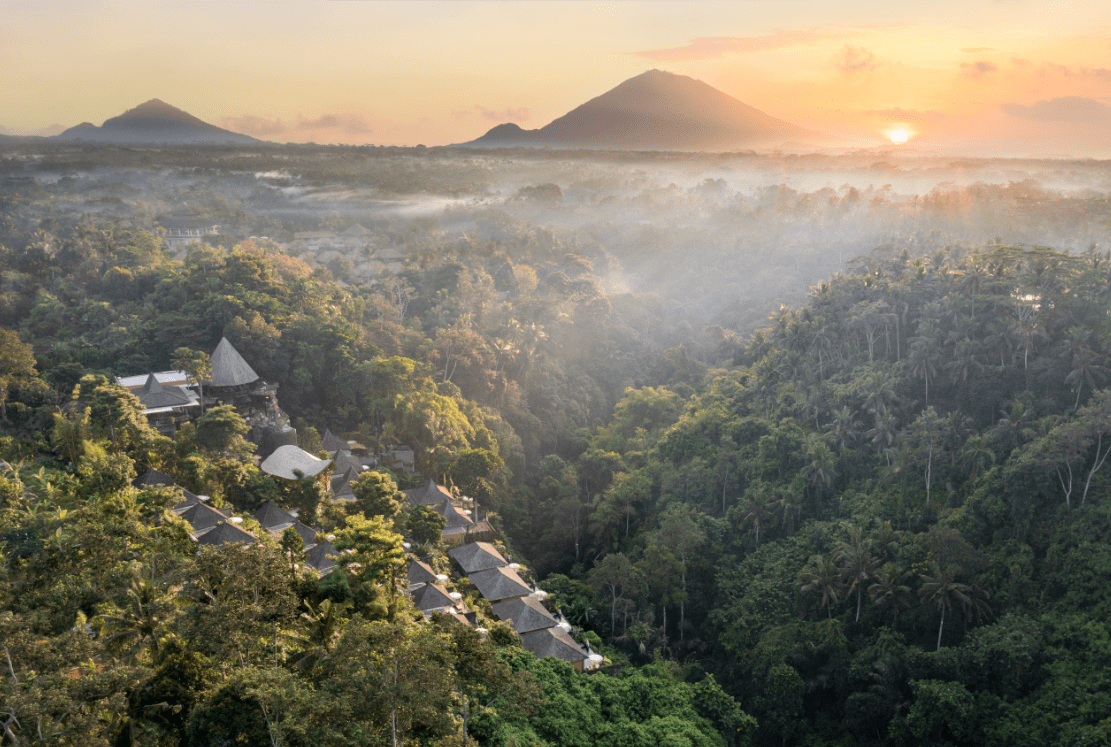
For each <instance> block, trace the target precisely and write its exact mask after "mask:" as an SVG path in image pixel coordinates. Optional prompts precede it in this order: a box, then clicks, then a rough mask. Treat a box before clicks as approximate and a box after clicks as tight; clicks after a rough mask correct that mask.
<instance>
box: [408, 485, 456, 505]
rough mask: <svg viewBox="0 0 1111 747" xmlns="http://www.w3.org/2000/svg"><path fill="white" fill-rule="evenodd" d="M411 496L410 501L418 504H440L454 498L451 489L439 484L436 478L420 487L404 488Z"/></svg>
mask: <svg viewBox="0 0 1111 747" xmlns="http://www.w3.org/2000/svg"><path fill="white" fill-rule="evenodd" d="M402 492H403V493H405V495H407V496H409V502H410V503H413V504H416V505H417V506H438V505H439V504H441V503H443V502H444V501H445V500H448V501H450V500H451V499H452V495H451V491H450V490H448V489H447V488H445V487H444V486H443V485H437V484H436V481H435V480H429V481H428V482H427V483H426V484H424V485H422V486H421V487H419V488H410V489H409V490H403V491H402Z"/></svg>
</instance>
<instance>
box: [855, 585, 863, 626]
mask: <svg viewBox="0 0 1111 747" xmlns="http://www.w3.org/2000/svg"><path fill="white" fill-rule="evenodd" d="M863 591H864V584H863V583H858V584H857V585H856V621H857V622H860V596H861V592H863Z"/></svg>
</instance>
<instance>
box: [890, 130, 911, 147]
mask: <svg viewBox="0 0 1111 747" xmlns="http://www.w3.org/2000/svg"><path fill="white" fill-rule="evenodd" d="M887 137H889V138H891V142H893V143H896V144H898V143H905V142H906V141H907V140H909V139H910V133H909V132H907V131H906V130H891V131H890V132H888V133H887Z"/></svg>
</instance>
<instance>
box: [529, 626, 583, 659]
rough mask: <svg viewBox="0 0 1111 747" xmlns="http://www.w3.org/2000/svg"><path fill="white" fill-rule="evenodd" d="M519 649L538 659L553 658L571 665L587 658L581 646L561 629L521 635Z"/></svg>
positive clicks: (545, 629)
mask: <svg viewBox="0 0 1111 747" xmlns="http://www.w3.org/2000/svg"><path fill="white" fill-rule="evenodd" d="M521 648H523V649H524V650H525V651H531V652H532V653H534V654H536V657H537V658H538V659H542V658H544V657H545V656H554V657H555V658H557V659H563V660H564V661H569V662H571V663H572V664H577V663H579V662H583V661H586V660H587V659H588V658H589V657H588V656H587V655H586V651H584V650H583V648H582V646H580V645H579V644H577V643H575V639H574V638H572V637H571V636H570V635H569V634H568V633H567V632H566V631H564V630H563V629H562V628H544V629H543V630H536V631H533V632H531V633H523V634H522V635H521Z"/></svg>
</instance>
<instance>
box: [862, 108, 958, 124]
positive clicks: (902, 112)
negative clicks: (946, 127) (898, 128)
mask: <svg viewBox="0 0 1111 747" xmlns="http://www.w3.org/2000/svg"><path fill="white" fill-rule="evenodd" d="M864 113H865V114H869V115H871V116H873V117H883V118H884V119H897V120H901V121H904V122H937V121H939V120H942V119H945V115H944V114H942V113H941V112H935V111H925V112H920V111H915V110H913V109H900V108H898V107H895V108H894V109H868V110H867V111H865V112H864Z"/></svg>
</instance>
